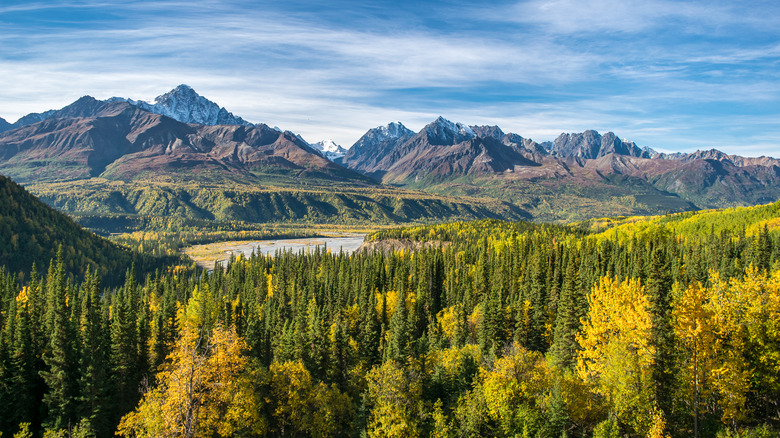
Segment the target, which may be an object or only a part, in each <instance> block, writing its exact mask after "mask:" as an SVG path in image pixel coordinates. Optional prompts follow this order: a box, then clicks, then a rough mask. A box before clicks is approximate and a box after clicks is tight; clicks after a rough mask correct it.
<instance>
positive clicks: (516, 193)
mask: <svg viewBox="0 0 780 438" xmlns="http://www.w3.org/2000/svg"><path fill="white" fill-rule="evenodd" d="M548 147H549V151H548V150H547V149H545V148H544V147H542V145H540V144H538V143H536V142H534V141H533V140H530V139H526V138H523V137H521V136H519V135H517V134H511V133H510V134H505V133H504V132H503V131H502V130H501V129H500V128H499V127H498V126H470V127H469V126H465V125H461V124H456V123H452V122H449V121H447V120H444V119H442V118H439V119H437V120H436V121H434V122H433V123H431V124H429V125H427V126H426V127H425V128H423V129H422V130H421V131H420V132H419V133H417V134H415V135H414V136H412V137H410V138H408V139H407V140H404V141H399V142H397V143H395V144H393V145H391V147H385V148H383V149H382V150H381V151H380V150H377V151H375V152H376V153H375V154H363V156H364V157H363V158H362V159H361V157H358V159H354V158H353V159H352V160H351V161H349V162H347V164H348V165H349V166H351V167H353V168H354V169H356V170H359V171H361V172H364V173H366V174H369V175H372V176H375V177H379V178H381V179H382V181H384V182H386V183H392V184H397V185H405V186H412V187H416V188H423V189H426V190H431V191H435V192H437V193H449V194H469V195H472V196H483V195H489V196H491V197H498V198H500V199H504V200H507V201H510V202H516V203H518V205H523V206H527V205H531V206H532V207H533V205H536V204H538V203H545V202H548V201H547V200H546V199H547V198H548V197H557V196H558V195H557V194H556V193H558V194H563V193H565V194H566V196H569V195H570V196H574V197H576V198H577V199H579V200H580V201H581V202H583V204H588V203H590V202H592V201H593V200H599V201H600V202H603V201H604V200H605V199H607V202H618V203H624V204H626V203H627V204H629V205H631V204H632V203H633V202H635V201H631V199H633V200H637V199H641V200H643V201H642V202H650V203H651V204H652V205H653V207H651V208H650V207H648V209H646V210H641V209H640V210H639V211H642V212H653V211H678V210H680V209H691V208H715V207H725V206H731V205H746V204H758V203H764V202H773V201H775V200H777V199H778V198H780V178H778V175H780V160H776V159H774V158H768V157H759V158H746V157H740V156H736V155H727V154H724V153H722V152H720V151H717V150H710V151H697V152H694V153H691V154H657V153H655V152H654V151H652V149H649V148H644V149H642V148H639V147H638V146H637V145H636V144H635V143H633V142H630V141H626V140H623V139H620V138H619V137H618V136H617V135H615V134H614V133H612V132H609V133H607V134H605V135H603V136H602V135H600V134H599V133H598V132H596V131H585V132H583V133H579V134H561V135H560V136H559V137H558V138H557V139H556V140H555V141H554V142H553V143H552V144H549V146H548ZM380 153H381V156H379V154H380ZM651 157H652V158H651ZM464 176H468V177H469V178H470V179H468V180H463V179H462V178H461V177H464ZM534 186H535V187H537V188H538V189H534V188H533V187H534ZM605 193H606V194H609V195H605V196H606V198H605V199H601V196H602V194H605ZM647 200H650V201H647ZM631 208H633V207H631ZM626 211H631V209H630V208H629V209H628V210H626Z"/></svg>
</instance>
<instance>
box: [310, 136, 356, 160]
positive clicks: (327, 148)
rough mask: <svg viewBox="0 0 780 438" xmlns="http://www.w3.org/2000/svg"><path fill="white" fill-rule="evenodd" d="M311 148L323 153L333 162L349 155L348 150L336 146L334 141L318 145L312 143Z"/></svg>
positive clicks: (319, 142) (324, 141) (320, 142)
mask: <svg viewBox="0 0 780 438" xmlns="http://www.w3.org/2000/svg"><path fill="white" fill-rule="evenodd" d="M311 147H312V148H314V149H316V150H318V151H320V152H322V154H323V155H324V156H325V158H327V159H329V160H331V161H333V160H335V159H336V158H340V157H343V156H344V154H346V153H347V150H346V149H344V148H343V147H341V146H340V145H338V144H336V143H335V142H334V141H333V140H330V139H328V140H323V141H318V142H317V143H312V144H311Z"/></svg>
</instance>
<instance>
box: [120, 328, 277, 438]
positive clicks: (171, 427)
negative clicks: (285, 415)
mask: <svg viewBox="0 0 780 438" xmlns="http://www.w3.org/2000/svg"><path fill="white" fill-rule="evenodd" d="M246 348H247V346H246V343H245V342H244V340H243V339H241V338H240V337H239V336H238V335H237V334H236V332H235V329H232V328H231V329H226V328H222V327H220V326H217V327H215V328H214V329H213V330H211V332H209V333H207V332H206V330H204V329H202V328H198V327H197V326H196V325H195V324H192V323H187V322H185V323H184V324H183V325H182V328H181V331H180V333H179V339H178V341H177V342H176V345H175V347H174V350H173V352H172V353H171V354H170V355H169V356H168V359H167V362H168V363H167V364H166V365H165V368H164V369H163V370H162V371H161V372H159V373H158V374H157V379H156V380H157V382H158V385H157V387H156V388H154V389H151V390H149V391H147V392H146V394H144V396H143V398H142V399H141V402H140V403H139V405H138V407H137V408H136V409H135V410H134V411H133V412H131V413H129V414H127V415H126V416H125V417H124V418H122V421H121V422H120V424H119V430H118V434H119V435H122V436H132V437H138V438H140V437H150V438H151V437H184V438H195V437H214V436H220V437H228V436H234V435H237V434H243V435H249V436H257V435H262V434H263V433H264V432H265V430H266V423H265V419H264V418H263V417H262V416H261V414H260V412H261V406H260V404H261V400H260V398H259V391H257V388H256V385H257V382H259V381H261V379H260V378H259V376H257V375H255V373H253V372H252V371H251V370H249V369H248V359H247V356H245V355H244V351H245V350H246Z"/></svg>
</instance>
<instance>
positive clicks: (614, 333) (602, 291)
mask: <svg viewBox="0 0 780 438" xmlns="http://www.w3.org/2000/svg"><path fill="white" fill-rule="evenodd" d="M588 304H589V309H588V314H587V316H586V317H585V318H584V319H583V321H582V331H581V332H580V333H579V334H578V336H577V342H578V343H579V344H580V347H581V351H580V352H579V356H578V357H577V373H578V374H579V376H580V378H581V379H583V380H584V381H585V382H586V383H587V384H589V385H591V387H592V388H593V390H594V391H595V392H596V393H597V394H599V395H601V396H602V397H604V398H605V399H606V402H607V405H608V406H609V409H610V413H611V415H612V416H614V417H615V418H616V419H617V420H618V421H619V422H620V423H621V424H624V425H628V426H630V427H632V428H633V429H634V430H635V431H636V432H637V433H639V434H643V435H644V434H646V433H647V432H648V431H649V430H650V427H651V424H652V420H653V418H652V417H653V413H654V412H655V408H654V406H653V399H654V397H653V396H654V394H653V384H652V380H651V379H652V368H651V366H652V364H653V358H654V356H655V348H654V347H653V346H652V345H651V344H650V329H651V326H652V322H651V319H650V313H649V301H648V298H647V296H646V295H645V291H644V287H643V286H642V285H641V283H640V282H639V280H636V279H631V280H626V281H623V282H619V281H617V280H615V279H612V278H610V277H606V276H605V277H602V278H601V279H600V281H599V282H598V284H596V285H595V286H594V287H593V290H592V291H591V293H590V295H589V296H588Z"/></svg>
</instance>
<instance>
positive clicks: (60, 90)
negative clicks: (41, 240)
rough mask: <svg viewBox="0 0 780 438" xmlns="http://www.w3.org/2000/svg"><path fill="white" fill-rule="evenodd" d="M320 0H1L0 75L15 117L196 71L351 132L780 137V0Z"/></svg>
mask: <svg viewBox="0 0 780 438" xmlns="http://www.w3.org/2000/svg"><path fill="white" fill-rule="evenodd" d="M306 6H307V2H305V1H301V0H299V1H296V2H292V3H289V4H287V6H284V5H280V4H265V5H263V7H257V5H256V4H254V3H250V2H243V1H239V0H235V1H230V2H226V1H217V0H213V1H207V0H200V1H186V2H185V1H179V0H167V1H159V2H153V1H138V2H130V3H119V2H106V1H90V0H85V1H75V0H72V1H62V2H58V1H52V2H37V3H35V2H33V3H20V4H18V5H3V6H0V76H1V77H2V78H3V80H4V82H5V83H6V84H13V87H0V115H2V116H3V117H5V118H7V119H10V120H15V119H16V118H18V117H20V116H22V115H24V114H26V113H28V112H33V111H36V112H37V111H42V110H46V109H49V108H59V107H62V106H64V105H66V104H68V103H70V102H72V101H73V100H75V99H76V98H78V97H80V96H81V95H83V94H92V95H94V96H95V97H98V98H106V97H110V96H114V95H120V96H126V97H132V98H136V99H138V98H141V99H151V98H153V97H154V96H156V95H158V94H161V93H163V92H165V91H167V90H169V89H170V88H172V87H174V86H176V85H178V84H180V83H187V84H189V85H191V86H193V87H194V88H195V89H196V90H197V91H198V92H199V93H201V94H203V95H204V96H206V97H208V98H210V99H212V100H214V101H216V102H218V103H219V104H221V105H224V106H226V107H227V108H228V109H229V110H231V111H233V112H234V113H236V114H238V115H240V116H242V117H244V118H246V119H248V120H252V121H257V122H265V123H268V124H269V125H278V126H280V127H283V128H285V129H290V130H293V131H296V132H299V133H301V134H302V135H303V136H304V137H305V138H307V139H310V140H312V141H317V140H320V139H322V138H324V137H332V138H334V139H336V140H337V141H338V142H340V143H342V144H345V145H349V144H351V143H352V142H354V141H355V140H356V139H357V138H358V137H359V136H360V135H361V134H362V133H363V132H365V130H366V129H368V128H371V127H373V126H378V125H381V124H385V123H387V122H389V121H394V120H400V121H402V122H404V123H405V124H407V125H408V126H410V127H412V128H413V129H419V128H421V127H422V125H424V124H425V123H427V122H429V121H430V120H432V119H433V118H435V116H437V115H439V114H442V115H444V116H445V117H448V118H452V119H455V120H458V121H462V122H465V123H478V124H484V123H490V124H499V125H501V126H502V127H503V128H504V129H505V130H511V131H515V132H518V133H520V134H522V135H524V136H528V137H532V138H534V139H537V140H539V141H543V140H549V139H552V138H554V137H555V136H556V135H557V134H559V133H560V132H562V131H569V132H571V131H577V130H584V129H591V128H592V129H598V130H613V131H615V132H616V133H618V135H621V136H624V137H629V138H631V139H633V140H636V141H637V142H638V143H640V144H642V145H649V146H653V147H662V146H663V147H669V148H671V147H675V145H677V147H681V148H689V147H694V146H693V145H694V144H711V145H714V146H717V145H718V141H719V139H724V140H723V144H730V145H738V144H740V141H742V142H743V144H744V145H746V146H745V147H749V145H750V144H751V143H755V144H759V143H761V144H769V143H771V142H772V141H773V139H775V140H776V141H777V143H780V133H777V132H776V130H774V129H771V127H769V126H768V125H766V124H765V123H764V122H763V121H754V120H758V119H759V118H761V117H763V118H769V119H772V118H774V119H775V120H776V119H777V118H778V117H777V115H778V114H780V109H778V108H780V85H778V84H780V78H778V74H780V73H778V71H780V70H778V68H777V67H778V63H780V61H778V59H779V58H780V46H778V45H777V40H778V38H777V36H778V31H777V29H776V26H775V25H774V23H773V20H772V17H774V16H776V14H775V13H774V12H777V10H778V9H777V7H776V6H774V5H773V4H772V3H763V4H762V5H761V7H754V8H750V7H747V6H740V5H737V4H734V3H729V2H720V3H718V2H716V3H711V2H706V3H705V2H699V1H684V2H678V1H674V2H672V1H669V0H648V1H643V2H639V1H617V0H588V1H574V0H549V1H545V0H532V1H527V2H520V3H514V4H510V5H508V6H507V5H505V4H502V3H495V5H493V6H484V5H480V6H479V7H475V6H473V5H466V4H463V5H461V6H451V4H445V3H439V2H430V3H429V4H427V5H426V7H425V9H424V10H421V9H420V6H419V5H417V4H414V5H412V6H409V5H407V4H399V5H398V6H396V10H394V11H393V12H392V13H389V12H387V11H385V10H384V9H383V7H386V6H384V5H382V4H379V3H377V4H374V3H371V4H366V3H361V4H354V3H351V2H335V3H332V4H329V8H330V9H331V10H327V9H323V7H324V6H322V5H320V4H319V3H316V4H315V3H312V4H311V5H310V6H311V8H310V9H311V10H307V8H306ZM415 8H416V9H415ZM63 11H65V12H67V13H62V12H63ZM770 22H771V23H770ZM737 30H739V31H737ZM748 30H749V31H750V32H748ZM751 32H752V33H751ZM751 38H752V39H751ZM774 104H776V105H774ZM772 108H774V109H772ZM742 116H744V117H742ZM751 116H756V118H751ZM737 118H739V119H740V124H741V125H740V126H737V125H736V123H731V122H730V120H734V119H737ZM700 127H705V128H700ZM718 129H720V132H718ZM750 129H756V130H759V129H760V130H763V132H765V133H766V136H765V137H764V138H762V139H761V140H760V141H759V140H757V139H755V137H754V135H755V134H750V132H749V131H750ZM740 139H744V140H740Z"/></svg>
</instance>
